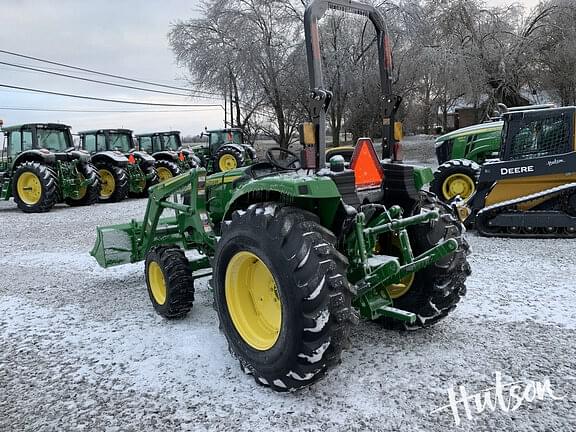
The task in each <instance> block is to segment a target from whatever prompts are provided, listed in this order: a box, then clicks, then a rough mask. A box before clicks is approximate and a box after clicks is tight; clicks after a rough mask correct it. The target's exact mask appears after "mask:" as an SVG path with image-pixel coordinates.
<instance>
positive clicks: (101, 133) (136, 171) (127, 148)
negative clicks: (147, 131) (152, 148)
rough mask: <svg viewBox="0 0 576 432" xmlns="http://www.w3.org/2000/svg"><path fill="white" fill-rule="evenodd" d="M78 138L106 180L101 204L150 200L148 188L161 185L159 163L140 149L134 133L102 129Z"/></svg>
mask: <svg viewBox="0 0 576 432" xmlns="http://www.w3.org/2000/svg"><path fill="white" fill-rule="evenodd" d="M78 135H79V136H80V148H81V149H82V150H84V151H86V152H88V153H89V154H90V155H91V160H92V162H93V163H94V165H95V166H96V168H98V171H99V173H100V178H101V179H102V188H101V191H100V202H118V201H122V200H124V199H125V198H127V197H128V196H132V197H135V198H142V197H146V196H147V195H148V189H149V188H150V187H151V186H153V185H155V184H158V182H159V178H158V172H157V171H156V168H155V163H156V160H155V159H154V158H153V157H152V156H150V155H149V154H147V153H145V152H141V151H138V150H136V146H135V144H134V139H133V136H132V131H131V130H129V129H98V130H92V131H84V132H80V133H79V134H78Z"/></svg>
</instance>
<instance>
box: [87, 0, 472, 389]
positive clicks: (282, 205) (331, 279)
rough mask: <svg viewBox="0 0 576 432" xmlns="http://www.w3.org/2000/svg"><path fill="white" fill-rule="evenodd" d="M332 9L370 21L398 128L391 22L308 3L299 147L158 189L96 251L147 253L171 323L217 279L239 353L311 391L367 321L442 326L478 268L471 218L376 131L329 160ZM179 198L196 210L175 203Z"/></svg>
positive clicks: (105, 231) (100, 239)
mask: <svg viewBox="0 0 576 432" xmlns="http://www.w3.org/2000/svg"><path fill="white" fill-rule="evenodd" d="M328 7H331V8H336V9H339V10H345V11H347V12H352V13H358V14H361V15H365V16H368V17H369V19H370V21H371V22H372V23H373V24H374V26H375V28H376V32H377V33H376V37H377V39H376V40H377V42H378V43H377V45H378V52H379V63H380V72H381V77H382V87H381V88H382V91H383V95H382V96H383V98H382V101H383V107H382V113H383V116H384V117H383V124H384V125H391V124H393V123H394V122H393V120H394V114H395V113H394V110H389V109H388V108H390V107H393V106H394V105H395V104H394V102H393V101H394V99H395V98H394V96H393V95H392V94H391V80H390V73H391V67H392V64H391V53H390V49H389V46H388V43H387V36H386V29H385V27H384V20H383V17H382V16H381V15H380V13H379V12H378V10H377V9H375V8H374V7H373V6H371V5H367V4H364V3H359V2H350V1H347V0H332V1H323V0H322V1H321V0H315V1H312V2H311V3H310V4H309V5H308V7H307V8H306V14H305V30H306V42H307V51H308V65H309V71H310V88H311V112H312V113H313V117H312V118H311V121H310V122H308V123H305V124H304V125H303V127H302V133H301V136H302V137H303V141H304V150H303V152H302V154H301V155H300V156H299V155H296V154H295V153H292V152H289V151H286V150H274V151H273V150H269V151H268V152H267V155H266V159H267V161H266V162H260V163H256V164H254V165H252V166H249V167H242V168H237V169H233V170H230V171H227V172H222V173H217V174H214V175H211V176H208V177H207V176H206V171H205V170H204V169H193V170H191V171H190V172H189V173H187V174H183V175H181V176H179V177H175V178H173V179H171V180H168V181H167V182H165V183H161V184H159V185H158V186H155V187H154V188H152V190H151V196H150V198H149V201H148V207H147V210H146V214H145V217H144V220H143V221H141V222H136V221H132V222H129V223H127V224H124V225H117V226H111V227H102V228H99V229H98V232H97V241H96V244H95V246H94V249H93V250H92V255H93V256H94V257H95V258H96V260H97V261H98V263H99V264H100V265H101V266H103V267H110V266H114V265H121V264H126V263H133V262H139V261H144V263H145V264H144V265H145V274H146V284H147V287H148V293H149V296H150V299H151V302H152V304H153V306H154V308H155V309H156V311H157V312H158V313H159V314H160V315H162V316H164V317H166V318H181V317H184V316H185V315H186V314H187V313H188V312H189V311H190V309H191V307H192V303H193V300H194V282H195V280H197V279H198V278H200V277H204V276H207V275H211V276H212V282H211V287H212V291H213V295H214V304H215V308H216V310H217V313H218V316H219V319H220V325H221V329H222V332H223V333H224V335H225V337H226V338H227V341H228V344H229V347H230V351H231V352H232V353H233V355H234V356H235V357H236V358H237V359H238V361H239V363H240V366H241V368H242V369H243V370H244V371H245V372H246V373H248V374H250V375H252V376H253V377H254V379H255V380H256V382H258V383H260V384H262V385H264V386H269V387H271V388H272V389H274V390H276V391H288V390H295V389H299V388H302V387H305V386H307V385H310V384H312V383H314V382H316V381H317V380H319V379H320V378H321V377H322V376H324V375H325V374H326V372H327V371H328V370H329V369H331V368H332V367H334V366H336V365H337V364H338V363H339V362H340V357H341V352H342V349H343V348H344V347H345V346H346V344H347V342H348V338H349V331H350V328H351V326H352V325H353V324H355V323H356V322H357V320H358V315H360V316H361V317H362V318H364V319H367V320H377V321H379V322H381V323H382V324H383V326H385V327H400V328H420V327H427V326H430V325H433V324H435V323H436V322H438V321H440V320H441V319H443V318H444V317H446V316H447V315H448V314H449V313H450V312H451V311H452V310H454V308H455V307H456V304H457V303H458V302H459V300H460V298H461V297H462V296H463V295H464V294H465V284H464V283H465V280H466V278H467V276H468V275H469V273H470V268H469V265H468V263H467V258H466V257H467V253H468V244H467V243H466V240H465V239H464V237H463V234H462V232H463V227H462V225H461V223H460V222H459V221H458V220H457V219H456V218H455V216H454V214H453V212H452V211H451V209H450V208H448V207H447V206H446V205H444V204H441V203H439V202H438V201H437V200H436V198H435V197H434V196H433V195H432V194H429V193H426V192H423V191H422V190H421V188H422V186H423V184H424V183H425V182H426V181H427V180H429V179H430V178H431V176H432V172H431V170H429V169H425V168H418V167H413V166H407V165H399V164H390V163H381V162H380V161H379V160H378V158H377V156H376V153H375V151H374V147H373V144H372V141H371V140H370V139H362V140H360V142H358V144H357V146H356V154H355V155H354V157H353V158H352V163H351V167H352V169H346V168H345V166H344V162H343V160H342V159H341V158H340V157H336V158H333V159H332V160H331V161H330V168H329V169H327V168H326V164H325V135H326V129H325V128H326V110H327V109H328V107H329V102H330V96H331V94H330V92H329V91H327V90H326V89H325V88H324V85H323V79H322V69H321V64H320V58H321V55H320V45H319V35H318V20H319V19H321V17H322V16H323V15H324V13H325V12H326V10H327V9H328ZM391 132H392V131H390V130H388V129H385V130H384V136H388V137H391V135H386V134H389V133H391ZM390 139H392V140H393V137H391V138H390ZM276 152H280V153H284V154H277V153H276ZM280 156H282V157H280ZM301 168H302V169H306V170H309V171H310V172H312V171H313V172H314V174H309V175H305V174H303V173H302V171H301ZM182 193H186V194H189V204H181V203H179V201H178V199H177V198H178V195H179V194H182ZM173 196H176V198H175V199H172V197H173ZM164 212H166V213H168V214H164ZM170 213H172V214H170ZM185 250H194V251H196V254H195V256H196V258H193V259H189V258H188V257H187V256H186V255H185V254H184V251H185Z"/></svg>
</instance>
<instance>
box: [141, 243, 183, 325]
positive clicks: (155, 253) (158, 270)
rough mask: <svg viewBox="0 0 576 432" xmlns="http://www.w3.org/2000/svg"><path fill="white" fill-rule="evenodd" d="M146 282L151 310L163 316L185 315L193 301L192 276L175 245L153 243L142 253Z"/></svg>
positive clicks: (177, 317) (176, 316)
mask: <svg viewBox="0 0 576 432" xmlns="http://www.w3.org/2000/svg"><path fill="white" fill-rule="evenodd" d="M145 265H146V286H147V288H148V295H149V296H150V301H151V302H152V306H154V310H156V312H157V313H158V314H159V315H160V316H162V317H164V318H166V319H180V318H184V317H185V316H186V315H188V312H190V310H191V309H192V304H193V303H194V278H193V277H192V270H191V269H190V264H189V262H188V259H187V258H186V255H184V251H183V250H182V249H180V248H179V247H178V246H155V247H153V248H152V249H150V251H149V252H148V253H147V254H146V263H145Z"/></svg>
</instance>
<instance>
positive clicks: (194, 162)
mask: <svg viewBox="0 0 576 432" xmlns="http://www.w3.org/2000/svg"><path fill="white" fill-rule="evenodd" d="M136 140H137V142H138V149H139V150H140V151H144V152H146V153H148V154H150V155H152V157H153V158H154V159H155V160H156V170H157V171H158V177H159V178H160V181H166V180H169V179H171V178H172V177H176V176H179V175H180V174H182V173H185V172H187V171H190V170H191V169H192V168H197V167H198V166H200V164H201V161H200V159H199V158H198V157H197V156H196V155H195V154H194V152H193V151H192V150H191V149H187V148H184V147H183V146H182V139H181V138H180V132H179V131H170V132H154V133H149V134H140V135H136Z"/></svg>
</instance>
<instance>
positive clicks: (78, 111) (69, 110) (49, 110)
mask: <svg viewBox="0 0 576 432" xmlns="http://www.w3.org/2000/svg"><path fill="white" fill-rule="evenodd" d="M0 110H6V111H37V112H69V113H134V114H135V113H186V112H203V111H216V110H220V108H215V107H214V108H202V109H189V110H188V109H187V110H145V111H144V110H139V111H129V110H128V111H127V110H76V109H55V108H27V107H0Z"/></svg>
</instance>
